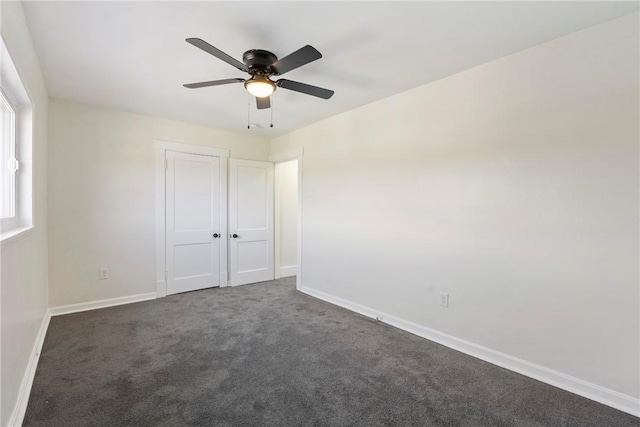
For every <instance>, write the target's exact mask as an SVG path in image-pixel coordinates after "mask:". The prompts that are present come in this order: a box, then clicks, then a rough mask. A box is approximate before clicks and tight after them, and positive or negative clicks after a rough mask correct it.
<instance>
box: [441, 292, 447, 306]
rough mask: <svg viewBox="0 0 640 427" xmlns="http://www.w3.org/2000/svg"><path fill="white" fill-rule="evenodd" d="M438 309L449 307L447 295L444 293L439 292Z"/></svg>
mask: <svg viewBox="0 0 640 427" xmlns="http://www.w3.org/2000/svg"><path fill="white" fill-rule="evenodd" d="M440 307H445V308H447V307H449V294H448V293H446V292H440Z"/></svg>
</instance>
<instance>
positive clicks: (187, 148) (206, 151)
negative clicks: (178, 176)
mask: <svg viewBox="0 0 640 427" xmlns="http://www.w3.org/2000/svg"><path fill="white" fill-rule="evenodd" d="M154 148H155V155H156V297H157V298H161V297H165V296H167V279H166V271H167V264H166V262H167V260H166V238H165V225H166V224H165V223H166V213H165V204H166V200H165V194H166V181H165V169H166V162H165V159H166V152H167V151H177V152H179V153H188V154H201V155H205V156H212V157H219V158H220V215H221V216H220V227H221V228H220V234H221V239H224V241H223V242H221V245H220V286H226V285H227V282H228V279H227V247H228V244H227V241H228V238H229V235H228V232H227V223H228V221H227V216H228V209H227V163H228V157H229V150H225V149H221V148H215V147H207V146H204V145H194V144H184V143H182V142H173V141H162V140H155V141H154Z"/></svg>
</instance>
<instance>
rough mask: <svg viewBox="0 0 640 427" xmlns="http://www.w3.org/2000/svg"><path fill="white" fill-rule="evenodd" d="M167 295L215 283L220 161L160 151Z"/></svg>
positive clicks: (216, 280)
mask: <svg viewBox="0 0 640 427" xmlns="http://www.w3.org/2000/svg"><path fill="white" fill-rule="evenodd" d="M166 159H167V172H166V189H167V194H166V209H167V211H166V227H167V229H166V236H167V272H168V274H167V294H175V293H178V292H187V291H193V290H197V289H204V288H210V287H213V286H219V285H220V283H219V282H220V249H221V248H220V244H221V243H220V242H221V241H224V239H220V238H215V237H213V235H214V233H218V234H219V233H220V159H219V158H218V157H211V156H203V155H198V154H186V153H176V152H173V151H167V152H166Z"/></svg>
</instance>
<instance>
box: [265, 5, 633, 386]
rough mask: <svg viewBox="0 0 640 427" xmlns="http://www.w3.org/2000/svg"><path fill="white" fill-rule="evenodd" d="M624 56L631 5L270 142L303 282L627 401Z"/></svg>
mask: <svg viewBox="0 0 640 427" xmlns="http://www.w3.org/2000/svg"><path fill="white" fill-rule="evenodd" d="M638 48H639V46H638V14H637V13H634V14H632V15H628V16H626V17H623V18H620V19H617V20H615V21H611V22H608V23H605V24H602V25H598V26H596V27H592V28H589V29H586V30H584V31H580V32H578V33H574V34H571V35H569V36H566V37H562V38H560V39H556V40H554V41H551V42H549V43H546V44H543V45H540V46H537V47H534V48H531V49H528V50H526V51H523V52H520V53H517V54H514V55H511V56H508V57H505V58H503V59H500V60H497V61H494V62H491V63H488V64H485V65H482V66H479V67H476V68H473V69H471V70H468V71H465V72H462V73H459V74H456V75H454V76H451V77H448V78H445V79H442V80H440V81H437V82H434V83H432V84H428V85H425V86H422V87H419V88H416V89H413V90H410V91H408V92H405V93H402V94H399V95H396V96H392V97H390V98H387V99H384V100H382V101H379V102H375V103H372V104H368V105H365V106H363V107H361V108H358V109H355V110H353V111H350V112H347V113H344V114H341V115H339V116H336V117H333V118H329V119H327V120H324V121H322V122H319V123H316V124H314V125H311V126H309V127H306V128H304V129H301V130H298V131H295V132H293V133H290V134H288V135H285V136H282V137H279V138H277V139H275V140H274V141H272V154H277V153H279V152H283V151H288V150H290V149H292V148H295V147H304V157H303V231H302V233H303V261H302V268H303V285H304V286H306V287H310V288H312V289H315V290H318V291H321V292H324V293H326V294H329V295H332V296H335V297H339V298H343V299H346V300H349V301H352V302H355V303H357V304H360V305H363V306H366V307H369V308H372V309H374V310H377V311H379V312H383V313H388V314H390V315H393V316H396V317H398V318H401V319H404V320H408V321H411V322H414V323H416V324H418V325H423V326H426V327H429V328H432V329H435V330H437V331H441V332H444V333H446V334H450V335H452V336H454V337H458V338H461V339H464V340H467V341H470V342H472V343H476V344H479V345H482V346H485V347H488V348H490V349H493V350H496V351H499V352H503V353H506V354H508V355H511V356H515V357H517V358H520V359H524V360H526V361H529V362H533V363H535V364H538V365H542V366H544V367H548V368H551V369H553V370H556V371H560V372H562V373H565V374H568V375H571V376H574V377H577V378H580V379H583V380H586V381H589V382H592V383H595V384H598V385H601V386H603V387H606V388H609V389H612V390H615V391H618V392H620V393H624V394H625V395H627V396H631V397H634V398H638V397H639V396H640V392H639V388H640V385H639V377H640V372H639V365H638V360H640V351H639V337H640V327H639V318H638V313H639V312H640V307H639V290H638V282H639V277H638V256H639V253H638V231H639V230H638V215H639V211H638V192H639V191H638V190H639V186H638V178H639V176H638V169H639V165H638V155H639V152H638V139H639V135H638V127H639V123H638V115H639V109H638V90H639V87H638V50H639V49H638ZM439 292H447V293H449V294H450V306H449V308H442V307H439V305H438V294H439Z"/></svg>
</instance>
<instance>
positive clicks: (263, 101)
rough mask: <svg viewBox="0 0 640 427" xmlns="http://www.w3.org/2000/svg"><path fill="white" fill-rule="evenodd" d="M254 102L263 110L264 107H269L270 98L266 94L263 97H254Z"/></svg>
mask: <svg viewBox="0 0 640 427" xmlns="http://www.w3.org/2000/svg"><path fill="white" fill-rule="evenodd" d="M256 104H257V105H258V110H264V109H265V108H271V98H270V97H268V96H266V97H264V98H258V97H256Z"/></svg>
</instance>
